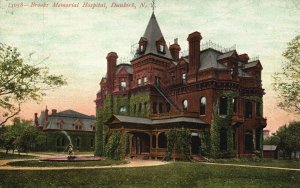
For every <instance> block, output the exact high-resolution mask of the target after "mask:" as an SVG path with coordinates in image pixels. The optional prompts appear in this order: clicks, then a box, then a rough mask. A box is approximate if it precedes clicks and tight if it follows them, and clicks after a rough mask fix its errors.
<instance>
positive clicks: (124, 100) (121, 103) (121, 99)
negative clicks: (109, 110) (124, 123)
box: [113, 95, 130, 116]
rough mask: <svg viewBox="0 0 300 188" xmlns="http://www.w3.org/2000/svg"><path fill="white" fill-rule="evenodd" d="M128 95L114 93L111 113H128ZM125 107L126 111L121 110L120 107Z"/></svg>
mask: <svg viewBox="0 0 300 188" xmlns="http://www.w3.org/2000/svg"><path fill="white" fill-rule="evenodd" d="M129 104H130V102H129V97H128V95H125V96H121V95H114V96H113V113H114V114H118V115H125V116H127V115H129V114H130V109H129V107H130V106H129ZM121 107H125V108H126V111H124V112H121V111H120V108H121Z"/></svg>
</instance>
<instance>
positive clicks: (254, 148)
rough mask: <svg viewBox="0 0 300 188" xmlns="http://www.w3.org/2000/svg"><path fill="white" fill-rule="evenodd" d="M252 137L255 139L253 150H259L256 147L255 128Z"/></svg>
mask: <svg viewBox="0 0 300 188" xmlns="http://www.w3.org/2000/svg"><path fill="white" fill-rule="evenodd" d="M252 139H253V150H257V148H256V131H255V129H253V130H252Z"/></svg>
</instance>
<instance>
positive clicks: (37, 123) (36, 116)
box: [34, 113, 39, 127]
mask: <svg viewBox="0 0 300 188" xmlns="http://www.w3.org/2000/svg"><path fill="white" fill-rule="evenodd" d="M34 126H36V127H38V126H39V121H38V113H34Z"/></svg>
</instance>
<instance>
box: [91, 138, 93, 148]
mask: <svg viewBox="0 0 300 188" xmlns="http://www.w3.org/2000/svg"><path fill="white" fill-rule="evenodd" d="M93 147H94V139H91V148H93Z"/></svg>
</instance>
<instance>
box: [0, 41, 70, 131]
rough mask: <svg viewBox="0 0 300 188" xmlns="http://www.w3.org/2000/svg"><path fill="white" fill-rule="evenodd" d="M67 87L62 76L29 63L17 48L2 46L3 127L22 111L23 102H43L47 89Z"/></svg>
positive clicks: (0, 99) (0, 106)
mask: <svg viewBox="0 0 300 188" xmlns="http://www.w3.org/2000/svg"><path fill="white" fill-rule="evenodd" d="M65 84H66V80H65V79H64V78H63V77H62V75H58V76H57V75H53V74H50V73H49V69H48V68H47V67H42V66H40V63H38V64H34V65H29V64H25V63H24V61H23V59H22V58H21V54H20V53H19V52H18V50H17V48H14V47H11V46H8V45H5V44H3V43H0V112H1V114H0V115H2V118H3V120H2V121H0V126H1V125H3V124H4V123H6V122H7V121H8V120H9V119H11V118H13V117H15V116H16V115H17V114H18V113H19V112H20V111H21V104H22V103H23V102H25V101H28V100H34V101H39V100H40V99H41V97H42V96H44V95H45V94H46V93H45V92H46V91H47V90H50V89H54V88H57V87H60V86H62V85H65ZM0 119H1V118H0Z"/></svg>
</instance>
